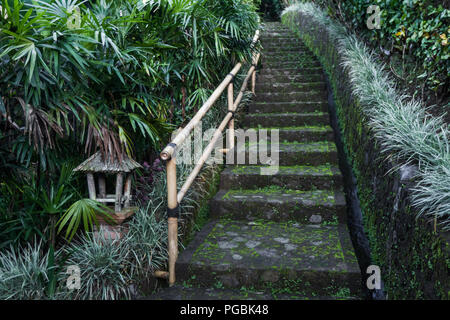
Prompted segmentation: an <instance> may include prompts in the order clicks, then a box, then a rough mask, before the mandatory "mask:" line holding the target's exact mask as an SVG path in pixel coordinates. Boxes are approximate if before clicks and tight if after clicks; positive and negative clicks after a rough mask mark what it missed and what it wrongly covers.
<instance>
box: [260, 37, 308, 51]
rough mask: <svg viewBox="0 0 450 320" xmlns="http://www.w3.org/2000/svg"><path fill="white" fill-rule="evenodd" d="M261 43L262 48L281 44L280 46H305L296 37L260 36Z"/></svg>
mask: <svg viewBox="0 0 450 320" xmlns="http://www.w3.org/2000/svg"><path fill="white" fill-rule="evenodd" d="M260 42H261V45H262V46H263V48H265V49H267V48H268V47H275V46H278V45H279V46H282V47H295V46H305V45H304V43H303V42H302V41H301V40H300V39H299V38H297V37H272V38H264V37H263V38H261V39H260Z"/></svg>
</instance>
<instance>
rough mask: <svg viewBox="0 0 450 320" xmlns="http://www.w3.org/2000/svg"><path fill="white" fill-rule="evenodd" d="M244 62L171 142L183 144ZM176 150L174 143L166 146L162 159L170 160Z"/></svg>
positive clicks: (239, 64) (237, 66)
mask: <svg viewBox="0 0 450 320" xmlns="http://www.w3.org/2000/svg"><path fill="white" fill-rule="evenodd" d="M241 67H242V63H238V64H236V66H235V67H234V68H233V70H231V72H230V73H229V74H228V75H227V76H226V77H225V79H224V80H223V81H222V83H221V84H220V85H219V86H218V87H217V89H216V90H214V92H213V93H212V95H211V96H210V97H209V98H208V100H206V102H205V103H204V104H203V106H202V107H201V108H200V110H198V112H197V113H196V114H195V116H194V117H193V118H192V119H191V121H189V123H188V124H187V125H186V127H184V128H183V130H181V131H180V132H179V133H178V134H177V136H176V137H175V139H173V140H172V142H171V144H173V145H175V146H178V145H181V144H182V143H183V142H184V140H186V138H187V137H188V136H189V134H190V133H191V132H192V130H193V129H194V127H195V126H196V125H197V124H198V123H199V122H200V120H202V118H203V117H204V116H205V114H206V112H208V110H209V109H210V108H211V107H212V106H213V105H214V102H216V101H217V99H218V98H219V97H220V95H221V94H222V92H223V91H224V90H225V88H226V87H227V85H228V84H229V83H230V81H231V80H233V78H234V77H235V76H236V74H237V72H238V71H239V70H240V69H241ZM174 152H175V147H174V146H172V145H168V146H166V147H165V148H164V150H163V151H162V152H161V155H160V157H161V159H162V160H168V159H170V157H172V156H173V153H174Z"/></svg>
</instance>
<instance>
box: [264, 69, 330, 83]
mask: <svg viewBox="0 0 450 320" xmlns="http://www.w3.org/2000/svg"><path fill="white" fill-rule="evenodd" d="M311 71H313V73H310V74H308V73H307V72H302V73H294V74H289V73H283V72H281V71H276V70H274V71H273V72H272V73H268V72H266V70H264V72H263V73H261V72H258V73H257V78H258V83H259V82H262V83H266V82H271V83H289V82H292V83H295V82H320V81H323V80H324V75H323V72H322V69H319V71H318V70H317V69H316V68H315V69H313V70H311Z"/></svg>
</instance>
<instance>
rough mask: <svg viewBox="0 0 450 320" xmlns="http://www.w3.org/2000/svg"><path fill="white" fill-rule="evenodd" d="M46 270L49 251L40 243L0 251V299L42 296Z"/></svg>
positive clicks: (47, 271)
mask: <svg viewBox="0 0 450 320" xmlns="http://www.w3.org/2000/svg"><path fill="white" fill-rule="evenodd" d="M50 272H51V267H49V254H48V253H45V254H44V253H43V248H42V244H41V243H34V244H28V245H27V246H26V247H25V248H23V247H21V246H19V247H18V248H14V247H11V249H10V250H7V251H4V252H0V299H1V300H10V299H11V300H41V299H46V297H47V292H46V289H47V286H48V283H49V281H50V280H49V279H50Z"/></svg>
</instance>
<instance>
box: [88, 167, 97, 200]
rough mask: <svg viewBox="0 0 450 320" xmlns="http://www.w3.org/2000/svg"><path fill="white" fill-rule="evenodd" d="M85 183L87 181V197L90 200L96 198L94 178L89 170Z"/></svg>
mask: <svg viewBox="0 0 450 320" xmlns="http://www.w3.org/2000/svg"><path fill="white" fill-rule="evenodd" d="M87 183H88V189H89V198H91V199H92V200H95V199H97V195H96V192H95V180H94V174H93V173H91V172H89V173H88V174H87Z"/></svg>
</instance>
